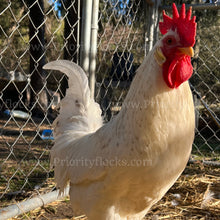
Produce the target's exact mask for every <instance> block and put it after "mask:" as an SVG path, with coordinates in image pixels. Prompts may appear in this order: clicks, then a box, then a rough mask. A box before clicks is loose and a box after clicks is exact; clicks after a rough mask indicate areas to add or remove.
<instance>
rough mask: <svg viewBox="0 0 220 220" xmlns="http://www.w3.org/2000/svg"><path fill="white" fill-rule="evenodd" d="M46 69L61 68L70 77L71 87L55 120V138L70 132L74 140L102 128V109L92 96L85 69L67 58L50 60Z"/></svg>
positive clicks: (70, 136) (69, 134)
mask: <svg viewBox="0 0 220 220" xmlns="http://www.w3.org/2000/svg"><path fill="white" fill-rule="evenodd" d="M44 69H51V70H59V71H61V72H63V73H65V74H66V75H67V76H68V77H69V80H68V84H69V88H68V89H67V91H66V96H65V97H64V98H63V99H62V101H61V106H60V114H59V116H58V117H57V119H56V120H55V129H54V136H55V140H56V139H58V138H59V137H60V136H62V135H64V134H68V136H69V138H71V140H72V141H73V140H74V139H76V138H78V137H82V136H84V135H86V134H88V133H92V132H95V131H96V130H97V129H98V128H100V127H101V126H102V117H101V109H100V107H99V105H98V104H97V103H96V102H95V101H94V99H91V97H90V89H89V86H88V78H87V76H86V74H85V72H84V71H83V69H82V68H81V67H80V66H78V65H77V64H75V63H73V62H71V61H67V60H58V61H53V62H50V63H48V64H46V65H45V66H44ZM64 136H65V135H64Z"/></svg>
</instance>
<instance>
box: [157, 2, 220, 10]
mask: <svg viewBox="0 0 220 220" xmlns="http://www.w3.org/2000/svg"><path fill="white" fill-rule="evenodd" d="M189 7H192V9H193V10H205V9H212V10H218V9H220V2H216V3H204V4H186V9H189ZM177 8H178V9H180V8H181V5H177ZM159 10H166V11H171V10H172V6H161V7H159Z"/></svg>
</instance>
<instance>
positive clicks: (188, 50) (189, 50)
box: [178, 47, 194, 57]
mask: <svg viewBox="0 0 220 220" xmlns="http://www.w3.org/2000/svg"><path fill="white" fill-rule="evenodd" d="M178 50H179V51H180V53H181V54H185V55H188V56H190V57H193V56H194V50H193V48H192V47H179V48H178Z"/></svg>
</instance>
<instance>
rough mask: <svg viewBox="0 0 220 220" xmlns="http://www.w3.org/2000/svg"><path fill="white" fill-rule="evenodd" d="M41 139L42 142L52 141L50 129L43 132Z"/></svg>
mask: <svg viewBox="0 0 220 220" xmlns="http://www.w3.org/2000/svg"><path fill="white" fill-rule="evenodd" d="M41 138H42V139H43V140H54V137H53V131H52V130H50V129H45V130H43V132H42V135H41Z"/></svg>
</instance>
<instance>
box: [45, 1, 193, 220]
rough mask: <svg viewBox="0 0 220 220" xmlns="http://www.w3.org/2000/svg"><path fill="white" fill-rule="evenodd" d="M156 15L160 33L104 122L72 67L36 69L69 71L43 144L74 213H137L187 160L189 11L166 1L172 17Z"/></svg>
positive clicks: (99, 219) (102, 217)
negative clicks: (49, 137) (48, 145)
mask: <svg viewBox="0 0 220 220" xmlns="http://www.w3.org/2000/svg"><path fill="white" fill-rule="evenodd" d="M163 18H164V21H163V22H161V23H160V24H159V27H160V31H161V33H162V34H163V35H164V36H163V38H162V39H161V40H159V41H158V42H157V44H156V45H155V46H154V48H153V50H152V51H151V52H150V53H149V54H148V56H147V57H146V58H145V60H144V62H143V63H142V65H141V66H140V67H139V69H138V71H137V73H136V76H135V78H134V80H133V82H132V85H131V88H130V90H129V92H128V94H127V97H126V99H125V101H124V102H125V104H124V105H123V107H122V109H121V111H120V113H119V114H118V115H117V116H116V117H115V118H114V119H113V120H111V121H110V122H109V123H107V124H105V125H103V124H102V117H101V110H100V107H99V105H98V104H97V103H96V102H95V101H94V100H93V99H91V98H90V90H89V87H88V80H87V77H86V75H85V73H84V71H83V70H82V69H81V68H80V67H79V66H77V65H76V64H74V63H72V62H70V61H65V60H60V61H54V62H51V63H48V64H46V65H45V67H44V68H45V69H53V70H60V71H62V72H64V73H65V74H66V75H67V76H68V77H69V89H68V90H67V93H66V96H65V98H64V99H63V100H62V102H61V109H60V114H59V116H58V117H57V119H56V121H55V124H56V127H55V131H54V133H55V145H54V146H53V148H52V150H51V161H52V164H53V165H54V166H55V181H56V183H57V186H58V187H59V188H60V190H61V191H63V190H64V188H65V187H66V186H67V185H68V184H69V185H70V200H71V204H72V207H73V209H74V211H81V212H83V213H84V214H86V215H87V217H88V219H89V220H117V219H118V220H119V219H120V220H122V219H124V220H125V219H127V220H128V219H130V220H135V219H137V220H140V219H142V218H143V217H144V216H145V214H146V213H147V211H148V210H149V209H150V207H151V206H152V205H153V204H155V203H156V202H157V201H158V200H160V199H161V198H162V197H163V195H164V194H165V193H166V192H167V190H168V189H169V188H170V187H171V186H172V185H173V184H174V182H175V181H176V179H177V178H178V177H179V176H180V174H181V173H182V171H183V170H184V168H185V166H186V163H187V161H188V158H189V155H190V152H191V146H192V143H193V139H194V126H195V125H194V123H195V118H194V106H193V99H192V94H191V91H190V88H189V85H188V82H187V80H188V79H189V78H190V76H191V75H192V71H193V70H192V65H191V61H190V57H191V56H193V49H192V46H193V45H194V43H195V33H196V23H195V17H193V18H192V19H191V9H190V10H189V11H188V12H187V14H186V13H185V5H183V6H182V8H181V11H180V14H179V13H178V11H177V8H176V6H175V4H173V18H170V17H168V16H167V15H166V14H165V13H164V14H163ZM132 103H135V105H133V104H132ZM132 106H135V107H134V108H132Z"/></svg>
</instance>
